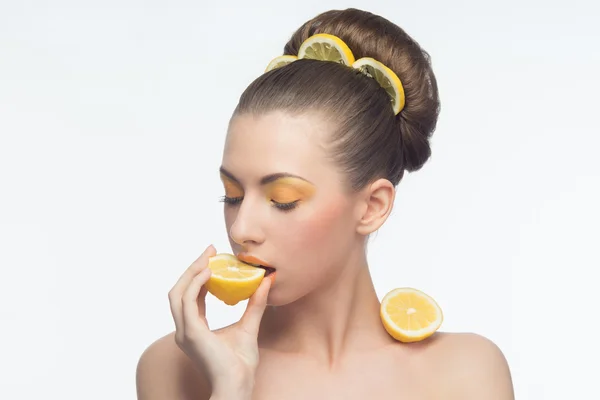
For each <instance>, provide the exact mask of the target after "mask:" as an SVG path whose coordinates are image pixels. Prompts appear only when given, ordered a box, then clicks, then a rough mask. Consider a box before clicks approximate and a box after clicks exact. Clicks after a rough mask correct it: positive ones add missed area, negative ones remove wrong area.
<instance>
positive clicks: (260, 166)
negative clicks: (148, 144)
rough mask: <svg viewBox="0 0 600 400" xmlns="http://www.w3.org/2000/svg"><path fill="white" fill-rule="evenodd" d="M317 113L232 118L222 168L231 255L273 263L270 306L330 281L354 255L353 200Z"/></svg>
mask: <svg viewBox="0 0 600 400" xmlns="http://www.w3.org/2000/svg"><path fill="white" fill-rule="evenodd" d="M330 129H331V127H330V126H328V125H327V123H325V122H324V121H323V120H322V119H321V118H320V117H319V116H318V115H313V114H307V115H303V116H291V115H288V114H285V113H283V112H273V113H268V114H265V115H252V114H242V115H237V116H234V117H233V119H232V120H231V123H230V126H229V131H228V134H227V139H226V142H225V149H224V152H223V161H222V167H221V179H222V181H223V185H224V189H225V196H226V199H225V201H226V202H225V205H224V213H225V223H226V226H227V231H228V232H229V241H230V243H231V247H232V250H233V252H234V254H236V255H237V254H239V253H240V252H247V253H248V254H250V255H252V256H255V257H258V258H260V259H261V260H263V261H265V262H266V263H268V264H269V265H270V266H272V267H274V268H276V271H277V272H276V280H275V283H274V285H273V286H272V288H271V292H270V294H269V304H272V305H284V304H288V303H291V302H293V301H295V300H297V299H299V298H301V297H303V296H304V295H306V294H307V293H309V292H311V291H312V290H314V289H316V288H317V287H320V286H323V285H327V284H328V283H330V282H331V281H332V280H334V279H335V278H336V277H337V275H338V274H339V273H340V272H341V270H342V268H343V266H344V265H345V264H346V262H347V260H348V257H349V255H350V254H351V253H352V252H356V247H357V242H360V235H358V234H357V232H356V229H355V227H356V218H355V216H356V215H357V213H356V201H355V200H354V197H353V196H352V195H350V194H349V193H348V190H347V189H346V187H345V186H344V181H343V176H342V175H341V174H340V172H339V171H338V170H337V169H336V168H335V166H334V165H333V164H332V162H331V161H330V160H329V159H328V158H327V152H326V150H325V148H324V144H325V143H326V140H325V139H326V137H327V135H328V134H329V132H330Z"/></svg>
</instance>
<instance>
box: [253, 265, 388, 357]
mask: <svg viewBox="0 0 600 400" xmlns="http://www.w3.org/2000/svg"><path fill="white" fill-rule="evenodd" d="M344 271H345V272H344V274H343V275H342V276H340V277H338V279H336V281H335V283H334V284H328V285H324V286H323V287H321V288H317V289H316V290H314V291H313V292H311V293H310V294H308V295H306V296H304V297H303V298H301V299H299V300H297V301H295V302H293V303H291V304H288V305H285V306H279V307H275V306H269V307H267V309H266V310H265V314H264V316H263V319H262V322H261V327H260V335H259V345H260V347H264V348H268V349H270V350H275V351H280V352H285V353H301V354H303V355H308V356H310V357H313V358H316V359H317V360H318V361H319V362H323V363H327V364H328V365H330V366H333V365H334V364H336V363H338V362H339V361H341V360H342V359H343V358H344V357H345V356H347V355H349V354H350V353H353V352H362V351H368V350H374V349H380V348H382V347H384V346H386V345H388V344H390V343H391V342H393V340H392V339H391V338H390V336H389V335H388V334H387V332H386V331H385V329H384V328H383V325H382V323H381V319H380V316H379V307H380V302H379V300H378V298H377V294H376V292H375V288H374V286H373V280H372V278H371V274H370V273H369V269H368V266H367V262H366V259H364V257H363V259H361V260H359V261H358V262H356V263H355V265H350V266H348V268H344Z"/></svg>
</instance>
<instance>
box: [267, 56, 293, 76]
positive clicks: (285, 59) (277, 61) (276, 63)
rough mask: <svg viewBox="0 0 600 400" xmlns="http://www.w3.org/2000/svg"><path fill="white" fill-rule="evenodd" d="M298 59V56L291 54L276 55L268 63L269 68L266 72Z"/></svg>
mask: <svg viewBox="0 0 600 400" xmlns="http://www.w3.org/2000/svg"><path fill="white" fill-rule="evenodd" d="M297 59H298V57H296V56H290V55H284V56H279V57H275V58H274V59H272V60H271V62H270V63H269V65H267V69H265V72H269V71H270V70H272V69H276V68H280V67H283V66H284V65H288V64H289V63H291V62H294V61H296V60H297Z"/></svg>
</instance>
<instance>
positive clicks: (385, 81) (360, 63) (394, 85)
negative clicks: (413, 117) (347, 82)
mask: <svg viewBox="0 0 600 400" xmlns="http://www.w3.org/2000/svg"><path fill="white" fill-rule="evenodd" d="M352 67H353V68H356V69H358V70H359V71H360V72H362V73H363V74H365V75H367V76H369V77H371V78H373V79H375V80H376V81H377V82H378V83H379V84H380V85H381V87H382V88H384V89H385V91H386V92H387V93H388V95H389V96H390V98H391V99H392V107H393V109H394V114H396V115H397V114H398V113H399V112H400V111H402V109H403V108H404V103H405V101H406V100H405V97H404V87H402V82H400V78H398V75H396V74H395V73H394V71H392V70H391V69H389V68H388V67H386V66H385V65H383V64H382V63H380V62H379V61H377V60H375V59H373V58H370V57H363V58H359V59H358V60H356V61H355V62H354V63H353V64H352Z"/></svg>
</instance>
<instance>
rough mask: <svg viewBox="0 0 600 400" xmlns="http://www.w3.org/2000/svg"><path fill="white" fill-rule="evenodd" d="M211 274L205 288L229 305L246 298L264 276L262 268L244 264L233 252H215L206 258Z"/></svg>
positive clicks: (252, 292) (254, 290) (256, 287)
mask: <svg viewBox="0 0 600 400" xmlns="http://www.w3.org/2000/svg"><path fill="white" fill-rule="evenodd" d="M208 268H210V270H211V272H212V273H211V276H210V279H209V280H208V282H206V285H205V286H206V289H208V291H209V292H210V293H211V294H212V295H213V296H215V297H216V298H218V299H219V300H221V301H223V302H224V303H225V304H228V305H230V306H233V305H236V304H237V303H239V302H240V301H243V300H247V299H249V298H250V296H252V295H253V294H254V292H256V289H258V286H259V285H260V283H261V282H262V280H263V278H264V277H265V273H266V271H265V270H264V269H263V268H258V267H254V266H252V265H249V264H246V263H244V262H242V261H240V260H238V258H237V257H236V256H234V255H233V254H217V255H216V256H213V257H210V258H209V259H208Z"/></svg>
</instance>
